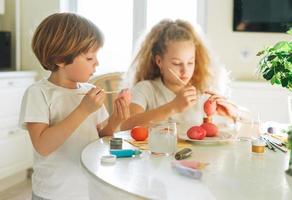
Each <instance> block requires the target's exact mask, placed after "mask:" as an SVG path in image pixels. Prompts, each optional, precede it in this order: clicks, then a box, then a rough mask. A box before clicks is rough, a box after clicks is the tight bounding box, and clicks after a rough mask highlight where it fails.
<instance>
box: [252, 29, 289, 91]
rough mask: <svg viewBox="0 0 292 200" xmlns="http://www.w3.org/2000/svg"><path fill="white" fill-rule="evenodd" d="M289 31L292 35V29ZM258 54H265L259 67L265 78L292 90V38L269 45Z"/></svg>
mask: <svg viewBox="0 0 292 200" xmlns="http://www.w3.org/2000/svg"><path fill="white" fill-rule="evenodd" d="M287 33H288V34H290V35H292V29H290V30H289V31H288V32H287ZM257 56H263V57H262V59H261V60H260V62H259V68H258V69H259V73H260V74H261V75H262V76H263V78H264V79H266V80H267V81H270V82H271V84H272V85H273V84H276V85H281V86H282V87H284V88H287V89H289V90H290V91H292V40H291V41H281V42H278V43H277V44H275V45H273V46H270V47H267V48H265V49H264V50H262V51H260V52H258V54H257Z"/></svg>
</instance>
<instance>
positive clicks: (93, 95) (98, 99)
mask: <svg viewBox="0 0 292 200" xmlns="http://www.w3.org/2000/svg"><path fill="white" fill-rule="evenodd" d="M104 99H105V93H104V91H103V89H101V88H98V87H96V88H92V89H91V90H89V92H87V94H86V95H85V96H84V97H83V99H82V101H81V103H80V104H79V108H80V109H81V110H82V111H84V112H86V113H88V114H90V113H92V112H94V111H96V110H98V109H99V108H100V107H101V106H102V104H103V102H104Z"/></svg>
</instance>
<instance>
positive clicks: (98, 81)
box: [89, 72, 123, 114]
mask: <svg viewBox="0 0 292 200" xmlns="http://www.w3.org/2000/svg"><path fill="white" fill-rule="evenodd" d="M122 76H123V72H113V73H107V74H103V75H100V76H95V77H93V78H92V79H90V81H89V82H90V83H92V84H94V85H96V86H99V87H101V88H103V89H104V90H105V91H114V90H119V89H120V88H119V85H120V83H121V81H122ZM116 96H117V94H107V95H106V99H105V102H104V104H105V107H106V109H107V111H108V113H109V114H111V113H112V112H113V102H114V100H115V98H116Z"/></svg>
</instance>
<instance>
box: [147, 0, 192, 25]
mask: <svg viewBox="0 0 292 200" xmlns="http://www.w3.org/2000/svg"><path fill="white" fill-rule="evenodd" d="M166 5H167V6H166ZM196 10H197V1H196V0H172V1H169V0H158V1H157V0H156V1H155V0H154V1H153V0H149V1H147V29H150V28H151V27H152V26H154V25H155V24H157V23H158V22H159V21H160V20H162V19H165V18H168V19H172V20H175V19H183V20H187V21H189V22H191V23H196V22H197V12H196Z"/></svg>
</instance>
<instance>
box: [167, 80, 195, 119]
mask: <svg viewBox="0 0 292 200" xmlns="http://www.w3.org/2000/svg"><path fill="white" fill-rule="evenodd" d="M196 102H197V90H196V88H195V87H194V86H192V85H187V86H186V87H184V88H183V89H182V90H181V91H179V93H178V94H177V95H176V97H175V98H174V99H173V100H172V103H173V105H174V110H175V112H178V113H180V112H183V111H184V110H185V109H187V108H188V107H190V106H192V105H194V104H195V103H196Z"/></svg>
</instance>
